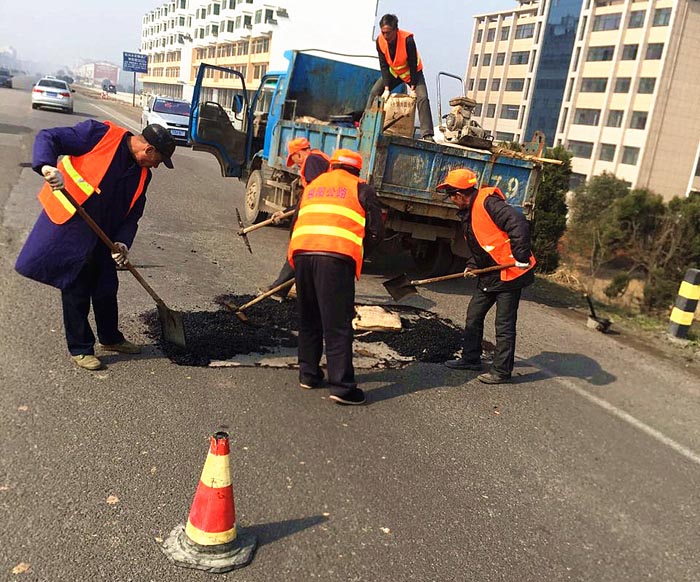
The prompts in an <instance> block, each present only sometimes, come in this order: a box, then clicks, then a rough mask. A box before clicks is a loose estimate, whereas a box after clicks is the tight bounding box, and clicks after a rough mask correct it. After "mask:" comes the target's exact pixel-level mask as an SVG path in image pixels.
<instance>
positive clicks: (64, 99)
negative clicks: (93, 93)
mask: <svg viewBox="0 0 700 582" xmlns="http://www.w3.org/2000/svg"><path fill="white" fill-rule="evenodd" d="M72 93H75V89H71V88H70V87H69V86H68V83H66V82H65V81H61V80H60V79H56V78H55V77H52V78H49V77H44V78H43V79H39V80H38V81H37V83H36V85H34V87H33V88H32V109H39V107H44V106H46V107H58V108H60V109H63V110H64V111H66V112H67V113H73V95H72Z"/></svg>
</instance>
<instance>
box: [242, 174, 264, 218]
mask: <svg viewBox="0 0 700 582" xmlns="http://www.w3.org/2000/svg"><path fill="white" fill-rule="evenodd" d="M262 191H263V177H262V172H261V171H260V170H254V171H253V172H251V173H250V176H249V177H248V183H247V184H246V187H245V199H244V201H243V222H244V223H245V224H246V226H250V225H251V224H255V223H256V222H261V221H262V220H265V218H267V213H266V212H260V203H261V201H262Z"/></svg>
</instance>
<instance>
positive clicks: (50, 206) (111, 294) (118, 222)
mask: <svg viewBox="0 0 700 582" xmlns="http://www.w3.org/2000/svg"><path fill="white" fill-rule="evenodd" d="M174 151H175V142H174V141H173V138H172V136H171V135H170V132H169V131H168V130H167V129H165V128H164V127H162V126H160V125H148V126H146V127H145V128H144V129H143V132H142V133H141V134H140V135H133V134H132V133H130V132H129V131H127V130H126V129H124V128H122V127H119V126H117V125H115V124H113V123H111V122H109V121H105V122H98V121H94V120H91V119H89V120H87V121H83V122H81V123H78V124H77V125H75V126H74V127H56V128H52V129H43V130H41V131H40V132H39V133H38V134H37V136H36V140H35V141H34V152H33V160H32V167H33V169H34V171H35V172H37V173H39V174H40V175H42V176H43V177H44V179H45V181H46V184H44V187H43V188H42V190H41V192H40V193H39V200H40V202H41V205H42V207H43V210H42V212H41V214H40V215H39V218H38V219H37V221H36V223H35V225H34V228H33V229H32V231H31V233H30V234H29V237H28V238H27V241H26V242H25V244H24V247H23V248H22V250H21V251H20V254H19V256H18V258H17V262H16V264H15V269H16V270H17V271H18V272H19V273H20V274H21V275H24V276H25V277H28V278H30V279H33V280H35V281H39V282H41V283H46V284H47V285H51V286H52V287H57V288H58V289H60V290H61V301H62V305H63V323H64V328H65V335H66V342H67V344H68V351H69V352H70V354H71V357H72V359H73V361H74V362H75V364H76V365H77V366H79V367H80V368H83V369H86V370H99V369H100V368H101V367H102V362H101V361H100V360H99V359H98V358H97V357H96V356H95V335H94V334H93V331H92V329H91V327H90V323H89V322H88V314H89V312H90V305H91V304H92V309H93V312H94V316H95V323H96V324H97V336H98V338H99V341H100V343H101V344H102V348H103V349H105V350H108V351H114V352H120V353H125V354H136V353H139V352H140V351H141V348H140V347H139V346H138V345H136V344H133V343H131V342H130V341H128V340H126V339H125V338H124V335H123V334H122V332H121V331H119V322H118V305H117V290H118V287H119V281H118V279H117V271H116V266H117V265H124V264H126V263H127V262H128V256H129V247H131V244H132V242H133V240H134V237H135V236H136V230H137V229H138V222H139V219H140V218H141V215H142V214H143V210H144V206H145V204H146V190H147V189H148V185H149V183H150V181H151V170H150V168H157V167H158V166H159V165H160V164H161V163H162V164H164V165H165V166H166V167H168V168H172V167H173V164H172V161H171V159H170V157H171V156H172V154H173V152H174ZM61 155H63V156H64V157H63V158H62V159H61V161H60V162H58V158H59V156H61ZM61 189H65V190H66V191H67V192H68V193H69V194H71V196H72V197H73V198H74V199H75V200H76V201H77V202H78V203H79V204H80V205H81V206H82V207H83V209H84V210H85V211H86V212H87V213H88V214H89V215H90V217H91V218H92V219H93V220H94V221H95V222H96V223H97V225H98V226H99V227H100V228H101V229H102V230H103V231H104V232H105V234H106V235H107V236H108V237H109V238H110V239H111V240H112V241H114V245H115V246H116V247H118V248H119V252H114V253H112V251H110V249H109V248H107V246H106V245H104V244H103V243H102V242H100V241H99V240H98V237H97V235H96V234H95V232H93V231H92V229H91V228H90V227H89V226H88V224H87V223H86V222H85V220H83V219H82V218H81V217H80V216H76V214H77V213H76V211H75V208H73V206H72V205H71V203H70V202H69V201H68V200H67V199H66V198H65V197H64V196H63V195H62V194H61V192H60V190H61Z"/></svg>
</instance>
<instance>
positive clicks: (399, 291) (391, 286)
mask: <svg viewBox="0 0 700 582" xmlns="http://www.w3.org/2000/svg"><path fill="white" fill-rule="evenodd" d="M514 266H515V263H510V264H508V265H494V266H493V267H485V268H484V269H473V270H470V271H469V272H470V273H472V274H474V275H480V274H481V273H490V272H491V271H502V270H503V269H507V268H508V267H514ZM460 278H464V271H462V272H460V273H452V274H451V275H442V276H440V277H432V278H430V279H417V280H414V281H411V280H410V279H409V278H408V276H407V275H406V274H405V273H404V274H403V275H399V276H398V277H394V278H393V279H389V280H388V281H384V283H383V285H384V287H385V288H386V290H387V291H388V292H389V295H391V296H392V297H393V298H394V300H395V301H400V300H401V299H403V298H404V297H406V296H407V295H415V294H417V293H418V289H416V285H427V284H428V283H437V282H439V281H448V280H449V279H460Z"/></svg>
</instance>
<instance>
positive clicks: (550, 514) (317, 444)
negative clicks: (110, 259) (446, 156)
mask: <svg viewBox="0 0 700 582" xmlns="http://www.w3.org/2000/svg"><path fill="white" fill-rule="evenodd" d="M29 103H30V96H29V93H28V91H27V90H26V88H25V89H24V90H22V89H13V90H8V89H0V222H1V224H2V229H1V231H0V353H2V365H1V366H0V385H1V386H2V389H1V390H0V438H1V444H2V449H1V452H2V454H1V458H0V471H1V472H0V523H2V528H1V529H0V580H40V581H51V582H53V581H94V580H105V581H110V582H118V581H119V582H121V581H138V582H141V581H180V580H183V581H184V580H188V581H191V580H205V579H210V578H211V577H212V575H211V574H206V573H203V572H199V571H195V570H186V569H182V568H178V567H176V566H173V565H171V564H170V563H169V562H168V561H167V559H166V558H165V557H164V555H163V554H162V553H161V552H160V550H159V548H158V540H161V539H163V538H164V537H166V536H167V534H168V533H169V531H170V530H171V529H172V528H173V527H174V526H175V525H177V524H178V523H182V522H183V520H185V519H186V518H187V514H188V511H189V508H190V504H191V501H192V497H193V494H194V490H195V488H196V484H197V482H198V479H199V475H200V473H201V470H202V466H203V463H204V459H205V457H206V451H207V447H208V436H209V435H210V434H212V433H213V432H215V431H216V430H220V429H225V430H228V431H230V434H231V445H232V454H231V466H232V478H233V484H234V489H235V493H236V497H235V501H236V510H237V519H238V525H239V528H243V529H245V530H246V531H248V532H250V533H253V534H255V535H257V537H258V541H259V548H258V550H257V553H256V556H255V559H254V560H253V562H252V564H251V565H249V566H248V567H246V568H244V569H242V570H238V571H236V572H233V573H230V574H225V575H219V579H222V580H238V581H251V582H252V581H256V582H263V581H264V582H269V581H278V580H280V581H281V580H286V581H304V582H306V581H309V580H323V581H329V582H332V581H344V582H347V581H363V582H373V581H382V582H404V581H420V582H427V581H452V580H455V581H467V580H469V581H472V580H473V581H484V582H486V581H517V582H525V581H533V582H535V581H537V582H541V581H563V580H575V581H590V582H606V581H610V582H621V581H635V582H636V581H639V580H659V581H674V582H680V581H697V580H700V534H699V531H700V530H699V528H698V525H697V524H698V522H700V494H699V491H700V430H699V429H698V423H697V419H698V416H699V412H700V398H699V397H700V382H698V378H697V377H696V376H695V375H693V374H691V373H690V372H689V371H688V370H686V369H684V368H683V367H682V366H679V365H677V364H675V363H673V362H670V361H668V360H665V359H661V358H659V357H656V356H653V355H649V354H648V353H646V352H643V351H639V350H636V349H634V348H633V347H630V346H629V345H627V344H626V343H624V342H621V341H620V338H618V337H616V336H611V335H603V334H600V333H598V332H595V331H593V330H590V329H588V328H586V327H585V322H584V320H582V319H581V318H578V319H577V318H572V317H566V316H565V315H564V314H562V313H561V312H559V311H557V310H556V309H554V308H551V307H547V306H545V305H542V304H538V303H537V302H536V301H534V300H533V299H532V298H526V299H525V301H524V302H523V304H522V306H521V310H520V323H519V337H518V342H519V343H518V352H517V362H516V372H517V377H516V381H515V383H514V384H512V385H506V386H496V387H487V386H484V385H482V384H480V383H479V382H478V381H476V380H475V376H476V373H473V372H467V373H463V372H457V371H453V370H449V369H447V368H445V367H443V366H441V365H434V364H419V365H418V364H416V365H411V366H408V367H406V368H404V369H401V370H360V371H359V373H358V379H359V381H360V382H361V385H362V387H363V388H364V389H365V390H366V391H367V394H368V405H367V406H365V407H361V408H360V407H358V408H343V407H339V406H335V405H333V404H332V403H331V402H330V401H329V400H328V399H327V393H326V392H325V391H324V390H319V391H305V390H300V389H299V387H298V384H297V372H296V371H295V370H275V369H269V368H222V369H213V368H189V367H183V366H176V365H174V364H172V363H170V361H169V360H167V359H166V358H164V357H163V356H162V354H161V353H159V352H158V350H157V349H155V347H154V346H147V348H146V350H145V352H144V353H143V354H142V355H140V356H135V357H125V356H114V355H106V356H105V357H104V360H105V362H106V363H107V369H105V370H103V371H99V372H95V373H90V372H86V371H83V370H79V369H77V368H76V367H75V366H74V365H73V364H72V363H71V362H70V360H69V358H68V355H67V352H66V349H65V343H64V339H63V334H62V323H61V312H60V303H59V294H58V292H57V291H56V290H54V289H52V288H49V287H45V286H42V285H39V284H37V283H34V282H31V281H28V280H25V279H23V278H22V277H20V276H19V275H17V274H16V273H15V272H14V270H13V268H12V267H13V264H14V260H15V258H16V256H17V253H18V251H19V249H20V248H21V245H22V243H23V241H24V239H25V238H26V235H27V234H28V232H29V229H30V228H31V226H32V224H33V222H34V220H35V217H36V215H37V213H38V211H39V205H38V202H37V200H36V196H35V195H36V192H37V191H38V189H39V187H40V185H41V179H40V177H39V176H37V175H36V174H34V173H33V172H32V171H31V169H29V168H26V167H22V166H21V164H22V163H25V162H28V161H29V160H30V159H31V146H32V141H33V137H34V135H35V133H36V131H37V130H39V129H40V128H42V127H51V126H57V125H72V124H74V123H77V122H78V121H80V120H83V119H86V118H90V117H92V118H97V119H104V118H111V119H113V120H115V121H117V122H119V123H122V124H128V125H129V126H130V127H131V128H132V129H134V130H137V129H138V122H137V121H135V120H136V119H138V116H139V112H138V111H136V112H131V113H130V114H129V116H130V118H125V117H124V110H125V109H124V107H123V106H119V107H117V106H113V105H110V104H109V103H105V102H101V101H94V100H88V99H86V98H85V97H82V96H80V95H78V96H77V97H76V107H75V109H76V113H75V114H74V115H67V114H63V113H59V112H54V111H45V110H42V111H32V110H31V108H30V104H29ZM174 162H175V166H176V168H175V170H167V169H165V168H160V169H158V170H157V171H155V175H154V179H153V181H152V185H151V188H150V189H149V192H148V203H147V206H146V212H145V216H144V218H143V219H142V221H141V228H140V231H139V234H138V236H137V239H136V242H135V244H134V247H133V249H132V255H131V256H132V260H133V262H134V263H135V264H136V265H137V266H138V267H140V268H141V271H142V272H143V273H144V274H145V276H146V278H147V280H148V281H149V283H150V284H151V285H152V286H153V287H154V288H155V289H156V291H158V292H159V293H161V294H162V296H163V298H164V300H165V302H166V303H167V304H168V305H169V306H170V307H171V308H173V309H178V310H181V311H187V310H195V309H214V308H215V306H214V304H213V303H212V298H213V297H215V296H216V295H219V294H221V293H227V292H235V293H253V292H254V290H255V288H256V287H257V286H258V285H260V284H264V283H268V282H269V281H271V280H272V279H273V278H274V276H275V275H276V274H277V271H278V269H279V267H280V262H281V260H282V258H283V256H284V249H285V245H286V239H287V231H286V230H285V229H281V228H265V229H262V231H258V232H256V233H254V234H253V235H251V237H250V238H251V244H252V245H253V250H254V254H252V255H251V254H249V253H248V252H247V251H246V250H245V248H244V246H243V244H242V242H241V241H240V240H238V237H236V236H235V231H236V230H237V226H236V219H235V211H234V208H235V207H236V206H237V205H240V204H241V201H242V194H243V187H242V185H241V184H240V183H239V182H238V181H236V180H232V179H228V180H227V179H223V178H221V176H220V173H219V170H218V165H217V163H216V161H215V160H214V159H213V158H212V157H210V156H208V155H206V154H203V153H198V152H193V151H191V150H190V149H187V148H178V150H177V152H176V154H175V157H174ZM397 267H398V268H397ZM403 268H405V267H404V266H403V265H401V264H400V263H395V262H393V261H392V260H389V259H386V260H383V261H379V262H378V263H377V264H375V265H371V266H370V268H369V273H368V274H367V275H365V276H363V278H362V280H361V281H360V283H359V284H358V299H359V300H368V301H370V300H373V301H386V300H387V296H386V292H385V291H384V289H383V287H382V285H381V283H382V281H383V280H384V279H385V278H386V277H387V276H391V275H395V274H397V272H401V270H402V269H403ZM120 277H121V290H120V307H121V318H122V321H123V331H124V332H125V333H126V335H127V337H129V338H130V339H132V340H134V341H141V342H144V341H146V340H145V338H144V335H143V334H144V329H143V324H142V323H141V322H140V319H139V316H140V314H142V313H143V312H145V311H147V310H149V309H152V307H153V303H152V300H151V299H150V297H149V296H148V295H147V294H146V293H145V292H144V291H143V289H141V287H139V286H138V285H137V284H136V283H135V282H134V281H133V280H131V279H130V275H129V274H128V273H122V274H121V275H120ZM468 299H469V288H468V287H467V286H466V284H465V283H464V282H452V283H446V284H442V285H434V286H432V287H430V288H423V289H421V292H420V297H416V298H412V299H410V300H409V303H412V304H414V305H416V306H420V307H424V308H430V309H431V310H433V311H435V312H437V313H439V314H441V315H443V316H445V317H450V318H452V319H453V320H454V321H455V322H457V323H461V322H462V321H463V318H464V314H465V310H466V305H467V302H468ZM488 331H489V336H488V337H489V339H493V337H492V323H489V325H488ZM111 496H113V497H111ZM115 498H116V499H117V501H115ZM108 499H109V501H110V502H109V503H108ZM20 564H24V566H20ZM13 568H18V569H19V570H23V572H22V573H18V574H13V573H12V571H13Z"/></svg>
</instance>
